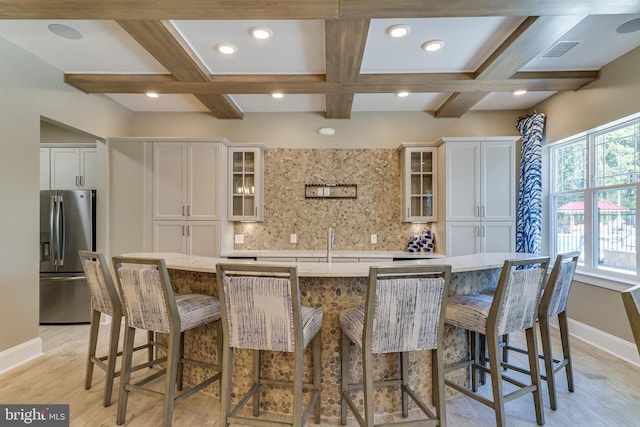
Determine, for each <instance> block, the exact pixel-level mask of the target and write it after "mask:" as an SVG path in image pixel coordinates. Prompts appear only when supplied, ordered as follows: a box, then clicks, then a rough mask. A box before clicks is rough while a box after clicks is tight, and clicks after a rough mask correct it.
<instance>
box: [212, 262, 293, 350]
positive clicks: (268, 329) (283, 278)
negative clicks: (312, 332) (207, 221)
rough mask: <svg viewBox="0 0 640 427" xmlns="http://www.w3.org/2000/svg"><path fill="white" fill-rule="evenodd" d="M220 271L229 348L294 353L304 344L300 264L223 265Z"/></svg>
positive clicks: (221, 295) (221, 297)
mask: <svg viewBox="0 0 640 427" xmlns="http://www.w3.org/2000/svg"><path fill="white" fill-rule="evenodd" d="M227 268H229V269H233V270H234V271H233V272H231V274H229V273H230V271H229V270H227ZM238 269H242V270H241V271H237V270H238ZM219 271H220V272H221V273H220V274H222V277H223V280H222V283H223V292H222V293H220V299H221V302H224V304H222V310H223V320H224V319H226V322H227V326H226V328H227V331H228V342H229V347H232V348H246V349H253V350H272V351H284V352H293V351H294V350H295V348H296V347H295V346H296V343H301V344H302V321H301V314H300V311H301V308H300V289H299V283H298V275H297V269H296V267H276V266H273V267H268V266H249V265H246V266H244V267H243V266H239V265H233V266H230V265H229V266H226V265H223V266H222V269H221V270H219ZM223 327H224V325H223Z"/></svg>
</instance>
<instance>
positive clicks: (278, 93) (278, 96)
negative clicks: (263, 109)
mask: <svg viewBox="0 0 640 427" xmlns="http://www.w3.org/2000/svg"><path fill="white" fill-rule="evenodd" d="M271 96H272V97H273V98H276V99H280V98H284V94H282V93H280V92H274V93H272V94H271Z"/></svg>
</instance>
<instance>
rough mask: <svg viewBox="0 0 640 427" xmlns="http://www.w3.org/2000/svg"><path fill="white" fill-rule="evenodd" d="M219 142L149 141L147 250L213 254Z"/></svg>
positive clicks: (217, 228) (217, 221)
mask: <svg viewBox="0 0 640 427" xmlns="http://www.w3.org/2000/svg"><path fill="white" fill-rule="evenodd" d="M223 147H224V145H223V144H221V143H216V142H183V141H171V142H154V143H153V250H154V251H158V252H180V253H186V254H189V255H200V256H211V257H217V256H219V254H220V220H221V208H220V206H221V196H220V188H221V183H222V177H223V176H224V174H223V171H224V166H223V162H222V155H223V152H224V151H223Z"/></svg>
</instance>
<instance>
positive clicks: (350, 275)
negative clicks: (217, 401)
mask: <svg viewBox="0 0 640 427" xmlns="http://www.w3.org/2000/svg"><path fill="white" fill-rule="evenodd" d="M126 256H137V257H145V258H163V259H164V260H165V263H166V264H167V268H168V269H169V275H170V278H171V281H172V285H173V287H174V289H175V291H176V292H183V293H184V292H194V293H203V294H208V295H214V296H217V294H218V293H217V286H216V278H215V269H216V265H217V264H218V263H222V262H227V263H228V262H234V263H255V262H256V261H253V260H239V259H235V260H231V259H225V258H206V257H198V256H189V255H181V254H174V253H132V254H126ZM529 257H533V255H529V254H522V253H486V254H476V255H467V256H459V257H440V258H432V259H419V260H412V261H400V262H402V263H403V264H418V265H424V264H426V265H433V264H449V265H451V267H452V273H453V274H452V283H451V288H450V295H453V294H460V293H475V292H480V291H483V290H487V289H492V288H495V286H496V284H497V282H498V278H499V276H500V270H501V268H502V264H503V263H504V261H505V260H506V259H516V258H517V259H523V258H529ZM395 264H397V263H395ZM283 265H291V264H290V263H283ZM296 265H297V266H298V275H299V279H300V291H301V299H302V304H303V305H306V306H310V307H316V308H320V309H322V310H323V313H324V316H323V323H322V332H321V333H322V398H321V401H322V403H321V406H322V416H323V418H327V419H336V418H339V416H340V338H341V336H340V323H339V318H338V316H339V313H340V311H342V310H345V309H347V308H351V307H356V306H362V305H363V304H364V296H365V291H366V285H367V278H368V274H369V267H370V266H371V265H389V263H367V262H332V263H320V262H315V263H314V262H300V263H297V264H296ZM187 334H188V335H187V337H186V345H185V349H186V350H185V351H186V354H187V355H191V356H197V357H204V358H205V359H203V360H206V358H207V357H208V358H209V359H210V360H212V361H213V362H215V361H217V355H216V345H215V342H216V339H217V337H216V336H215V332H214V329H213V328H212V327H202V328H197V329H196V330H194V331H189V332H187ZM444 349H445V355H444V358H445V365H449V364H453V363H456V362H458V361H461V360H463V359H465V358H466V357H467V339H466V335H465V334H464V332H463V331H462V330H460V329H458V328H454V327H450V326H446V329H445V331H444ZM352 351H353V352H354V354H353V355H352V360H358V359H360V354H359V353H360V352H359V350H356V349H355V347H354V348H353V350H352ZM307 353H309V352H307ZM356 353H357V354H356ZM288 356H289V355H288V354H281V353H269V352H266V354H265V356H264V357H263V370H264V372H265V373H266V374H268V375H272V376H273V378H276V379H288V378H289V377H290V375H291V371H292V370H293V363H292V361H291V358H289V357H288ZM310 359H311V358H310V354H305V366H306V367H310ZM410 359H411V363H410V377H411V386H412V387H413V388H414V390H416V392H417V393H418V394H419V395H421V396H423V397H424V400H425V401H426V402H429V401H430V397H429V396H430V395H431V390H430V388H431V387H430V384H431V380H430V377H431V357H430V355H429V352H428V351H423V352H414V353H412V354H411V357H410ZM374 361H375V368H374V378H380V377H381V376H382V375H387V376H389V375H394V374H395V373H396V372H398V370H399V360H398V358H397V356H396V355H380V356H377V357H375V358H374ZM233 369H234V383H233V393H234V396H238V395H241V391H242V390H247V389H248V388H249V387H250V384H251V379H252V374H251V372H252V371H251V369H252V358H251V354H250V352H243V351H236V352H235V353H234V368H233ZM305 371H308V369H305ZM350 371H351V375H353V376H354V377H353V378H358V377H355V376H356V375H359V374H358V373H359V372H361V371H362V368H361V366H360V362H358V363H357V364H356V363H353V364H352V366H350ZM201 375H202V372H199V371H198V370H197V369H195V370H192V371H188V372H186V373H185V380H186V381H187V382H191V380H190V379H196V378H199V376H201ZM447 378H450V379H452V380H454V381H456V382H459V383H466V382H467V378H466V373H465V372H464V371H456V372H451V373H450V374H447ZM309 379H310V378H309V377H307V374H305V380H309ZM209 390H210V392H211V393H212V394H214V395H217V393H218V387H217V385H213V386H210V387H209ZM448 392H451V390H448ZM263 394H264V395H263V398H262V400H261V405H264V409H265V410H266V411H270V412H275V413H283V414H290V413H291V394H290V392H289V391H288V390H286V389H281V388H275V389H273V390H269V389H268V388H265V391H264V392H263ZM399 397H400V395H399V393H397V392H390V391H389V390H384V389H382V390H377V391H376V410H377V413H380V414H383V413H387V414H389V413H397V412H398V411H399V410H400V409H399V405H400V400H399ZM356 402H357V400H356Z"/></svg>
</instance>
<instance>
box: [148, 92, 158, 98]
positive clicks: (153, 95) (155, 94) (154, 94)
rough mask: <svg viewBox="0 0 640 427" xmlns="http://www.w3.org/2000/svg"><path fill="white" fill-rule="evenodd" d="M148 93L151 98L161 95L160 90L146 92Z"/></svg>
mask: <svg viewBox="0 0 640 427" xmlns="http://www.w3.org/2000/svg"><path fill="white" fill-rule="evenodd" d="M146 95H147V96H148V97H149V98H157V97H159V96H160V95H158V92H147V93H146Z"/></svg>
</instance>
